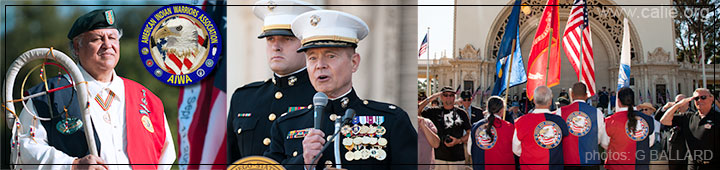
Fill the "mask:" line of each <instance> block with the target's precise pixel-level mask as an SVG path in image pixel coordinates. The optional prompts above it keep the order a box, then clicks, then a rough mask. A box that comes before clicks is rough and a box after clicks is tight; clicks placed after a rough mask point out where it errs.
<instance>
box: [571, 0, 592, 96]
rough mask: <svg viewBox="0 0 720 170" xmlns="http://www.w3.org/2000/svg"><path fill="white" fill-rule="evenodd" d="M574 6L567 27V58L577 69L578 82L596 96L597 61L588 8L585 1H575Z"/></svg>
mask: <svg viewBox="0 0 720 170" xmlns="http://www.w3.org/2000/svg"><path fill="white" fill-rule="evenodd" d="M574 4H575V6H573V7H572V9H571V10H570V15H569V17H568V22H567V26H566V27H565V34H564V36H563V47H564V48H565V56H567V57H568V60H569V61H570V64H571V65H572V66H573V68H574V69H575V74H576V75H577V76H578V80H580V82H583V83H585V84H586V85H587V87H588V88H587V90H588V92H589V94H590V96H592V95H595V61H594V59H593V51H592V35H590V27H588V15H587V14H588V12H587V6H586V4H585V0H575V3H574ZM581 31H582V33H581ZM581 41H582V42H581ZM581 50H582V54H581V53H580V51H581ZM581 69H582V70H581Z"/></svg>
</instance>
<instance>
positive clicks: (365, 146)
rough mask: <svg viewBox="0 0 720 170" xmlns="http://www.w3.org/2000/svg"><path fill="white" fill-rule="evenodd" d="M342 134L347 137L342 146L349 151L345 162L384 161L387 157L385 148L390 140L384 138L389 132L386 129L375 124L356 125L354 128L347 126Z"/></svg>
mask: <svg viewBox="0 0 720 170" xmlns="http://www.w3.org/2000/svg"><path fill="white" fill-rule="evenodd" d="M340 132H341V133H342V135H343V136H345V138H343V140H342V144H343V145H344V146H345V149H347V150H348V152H346V153H345V160H347V161H353V160H361V159H362V160H366V159H368V158H370V157H373V158H375V159H377V160H379V161H382V160H384V159H385V158H386V157H387V153H386V152H385V150H384V149H383V148H385V147H386V146H387V144H388V140H387V139H385V138H383V137H382V135H384V134H385V132H387V130H386V129H385V127H383V126H374V125H373V124H367V125H365V124H363V125H358V124H355V125H353V126H352V127H351V126H350V125H345V126H343V127H342V128H341V129H340Z"/></svg>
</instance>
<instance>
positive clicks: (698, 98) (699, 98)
mask: <svg viewBox="0 0 720 170" xmlns="http://www.w3.org/2000/svg"><path fill="white" fill-rule="evenodd" d="M707 97H708V96H698V97H695V98H693V100H695V101H698V100H705V99H707Z"/></svg>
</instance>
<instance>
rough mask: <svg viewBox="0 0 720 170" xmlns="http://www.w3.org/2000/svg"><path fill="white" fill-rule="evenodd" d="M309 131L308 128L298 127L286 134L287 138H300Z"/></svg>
mask: <svg viewBox="0 0 720 170" xmlns="http://www.w3.org/2000/svg"><path fill="white" fill-rule="evenodd" d="M309 132H310V128H307V129H299V130H291V131H290V132H288V134H287V139H300V138H304V137H305V136H307V134H308V133H309Z"/></svg>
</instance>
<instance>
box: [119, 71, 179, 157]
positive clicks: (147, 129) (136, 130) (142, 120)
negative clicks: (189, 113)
mask: <svg viewBox="0 0 720 170" xmlns="http://www.w3.org/2000/svg"><path fill="white" fill-rule="evenodd" d="M123 82H124V84H125V130H126V132H127V148H126V149H127V154H128V159H129V160H130V164H158V163H159V161H160V156H161V154H162V149H163V147H164V146H165V133H166V132H165V111H164V108H163V104H162V101H161V100H160V98H158V97H157V96H155V94H153V93H152V92H150V90H148V89H147V88H145V87H143V86H142V85H140V84H138V83H137V82H135V81H132V80H129V79H125V78H123ZM172 149H174V148H172ZM131 166H132V168H133V169H157V165H131Z"/></svg>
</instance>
